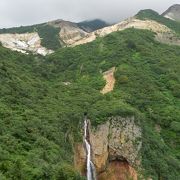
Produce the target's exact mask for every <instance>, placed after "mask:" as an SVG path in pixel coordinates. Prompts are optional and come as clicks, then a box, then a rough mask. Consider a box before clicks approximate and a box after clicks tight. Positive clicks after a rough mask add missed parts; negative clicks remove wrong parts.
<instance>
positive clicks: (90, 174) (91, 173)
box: [84, 117, 96, 180]
mask: <svg viewBox="0 0 180 180" xmlns="http://www.w3.org/2000/svg"><path fill="white" fill-rule="evenodd" d="M88 136H89V128H88V121H87V118H86V117H85V120H84V143H85V147H86V159H87V162H86V166H87V180H96V172H95V167H94V164H93V162H92V161H91V145H90V144H89V142H88Z"/></svg>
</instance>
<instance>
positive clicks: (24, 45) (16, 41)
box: [0, 33, 53, 56]
mask: <svg viewBox="0 0 180 180" xmlns="http://www.w3.org/2000/svg"><path fill="white" fill-rule="evenodd" d="M0 42H1V43H2V45H3V46H4V47H6V48H9V49H11V50H13V51H19V52H21V53H25V54H28V51H30V52H33V53H37V54H41V55H43V56H45V55H47V54H50V53H52V52H53V51H52V50H48V49H46V48H45V47H42V46H41V39H40V37H39V35H38V33H24V34H0Z"/></svg>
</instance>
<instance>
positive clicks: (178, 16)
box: [162, 4, 180, 22]
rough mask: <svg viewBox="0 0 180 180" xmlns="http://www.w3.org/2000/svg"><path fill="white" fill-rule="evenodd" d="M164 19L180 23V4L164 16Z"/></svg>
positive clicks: (172, 7) (171, 8) (169, 9)
mask: <svg viewBox="0 0 180 180" xmlns="http://www.w3.org/2000/svg"><path fill="white" fill-rule="evenodd" d="M162 15H163V16H164V17H166V18H169V19H171V20H174V21H179V22H180V4H175V5H173V6H171V7H170V8H168V10H167V11H165V12H164V13H163V14H162Z"/></svg>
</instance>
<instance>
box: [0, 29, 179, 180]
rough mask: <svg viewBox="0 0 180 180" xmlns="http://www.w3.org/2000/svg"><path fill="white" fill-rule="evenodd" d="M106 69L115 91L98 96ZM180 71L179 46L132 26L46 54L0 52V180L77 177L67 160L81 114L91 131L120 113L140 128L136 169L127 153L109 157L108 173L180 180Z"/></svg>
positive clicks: (76, 137) (79, 136)
mask: <svg viewBox="0 0 180 180" xmlns="http://www.w3.org/2000/svg"><path fill="white" fill-rule="evenodd" d="M112 67H115V68H116V71H115V72H114V78H115V80H116V81H115V86H114V89H113V91H111V92H109V93H107V94H105V95H103V94H102V93H101V92H100V91H101V90H102V89H103V87H104V86H105V84H106V82H105V80H104V79H103V73H102V72H106V71H107V70H109V69H110V68H112ZM179 69H180V47H179V46H170V45H166V44H161V43H159V42H157V41H155V40H154V33H152V32H150V31H148V30H138V29H134V28H130V29H126V30H125V31H121V32H114V33H111V34H109V35H107V36H105V37H100V38H98V39H96V40H95V41H93V42H91V43H88V44H85V45H82V46H77V47H74V48H62V49H60V50H59V51H57V52H55V53H53V54H51V55H49V56H46V57H41V56H33V55H23V54H20V53H16V52H12V51H10V50H8V49H5V48H3V47H0V82H1V83H0V123H1V126H0V134H1V136H0V151H1V153H0V159H1V161H0V172H1V173H0V179H15V180H16V179H17V180H19V179H28V180H31V179H73V180H80V179H81V178H82V179H83V177H80V175H79V174H78V173H77V172H76V171H75V169H76V167H73V158H74V153H75V152H74V146H75V145H76V143H82V139H83V138H82V135H83V127H82V123H83V114H84V112H87V113H88V118H89V119H90V120H91V124H92V128H93V127H96V126H97V125H103V124H104V123H106V122H107V121H108V119H109V118H113V117H114V119H118V118H117V117H119V116H120V117H121V118H120V120H122V119H134V123H135V124H136V126H138V127H139V128H140V129H142V137H141V138H140V139H138V142H139V141H141V142H142V147H141V149H140V157H141V158H140V161H139V163H140V164H139V166H138V167H136V166H134V163H133V162H131V161H129V160H131V159H133V158H132V157H127V156H128V154H129V152H131V151H128V152H126V156H125V157H124V159H122V157H121V156H118V155H119V154H117V156H116V155H115V156H114V157H113V158H112V159H108V161H107V164H110V166H108V167H107V168H108V172H113V170H115V171H116V172H122V171H123V169H125V171H126V168H129V167H133V168H134V169H136V171H137V174H138V176H141V177H142V176H144V177H145V178H146V179H148V178H152V179H167V180H172V179H173V180H175V179H179V178H180V174H179V172H180V171H179V167H180V162H179V124H180V120H179V117H180V111H179V109H180V102H179V97H180V94H179V89H180V79H179V77H180V74H179ZM115 117H116V118H115ZM130 117H131V118H130ZM130 127H131V126H130ZM81 129H82V130H81ZM125 130H126V127H125V129H124V131H125ZM97 133H98V131H97ZM118 133H119V131H118ZM95 134H96V129H95ZM115 135H116V134H115ZM116 140H119V141H118V142H121V144H124V145H127V144H128V143H129V144H131V143H130V142H129V141H127V142H126V141H125V139H123V136H121V138H120V139H119V138H118V137H117V138H116ZM131 142H132V141H131ZM133 142H134V141H133ZM113 143H114V142H111V146H112V147H113ZM135 145H136V142H134V144H133V146H135ZM124 150H125V149H123V152H124ZM133 152H135V151H133ZM113 159H115V161H113ZM111 162H112V163H111ZM119 164H121V165H120V167H122V168H121V170H120V171H119V170H118V168H119ZM83 168H84V169H85V167H84V166H83ZM139 168H140V169H139ZM131 169H132V168H131ZM138 170H139V171H138ZM108 172H106V171H104V172H103V177H104V175H106V174H108ZM115 175H116V174H114V176H115ZM119 176H120V175H119V174H118V173H117V177H119ZM99 177H100V176H99Z"/></svg>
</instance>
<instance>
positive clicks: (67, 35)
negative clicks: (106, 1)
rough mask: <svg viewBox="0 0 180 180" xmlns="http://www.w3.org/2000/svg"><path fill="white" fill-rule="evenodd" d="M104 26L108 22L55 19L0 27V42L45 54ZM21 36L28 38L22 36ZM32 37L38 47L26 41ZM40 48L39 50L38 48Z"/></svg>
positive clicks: (15, 47)
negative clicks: (35, 23) (36, 23)
mask: <svg viewBox="0 0 180 180" xmlns="http://www.w3.org/2000/svg"><path fill="white" fill-rule="evenodd" d="M105 26H108V24H107V23H105V22H104V21H101V20H93V21H85V22H80V23H73V22H69V21H64V20H55V21H50V22H47V23H43V24H38V25H32V26H24V27H23V26H22V27H15V28H9V29H0V42H1V43H2V44H3V46H5V47H8V48H10V49H12V50H18V51H20V52H26V53H28V51H30V52H33V53H38V54H41V55H47V54H50V53H52V50H57V49H58V48H61V47H64V46H66V44H72V43H74V42H76V41H78V40H79V39H82V38H84V37H85V36H86V35H87V32H92V31H94V30H97V29H99V28H102V27H105ZM29 33H31V34H29ZM22 36H23V37H28V38H22ZM32 39H36V40H37V42H38V47H37V42H36V41H34V43H33V44H32V43H28V42H29V41H31V42H32ZM40 48H41V50H39V49H40ZM42 49H43V50H42Z"/></svg>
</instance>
